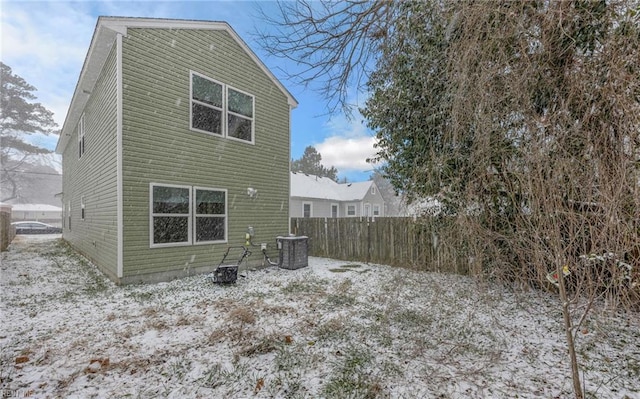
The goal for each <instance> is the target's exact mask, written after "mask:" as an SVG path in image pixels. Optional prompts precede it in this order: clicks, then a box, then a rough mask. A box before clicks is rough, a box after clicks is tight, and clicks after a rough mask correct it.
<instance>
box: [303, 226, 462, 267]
mask: <svg viewBox="0 0 640 399" xmlns="http://www.w3.org/2000/svg"><path fill="white" fill-rule="evenodd" d="M453 223H454V221H453V219H447V218H428V219H425V218H421V219H415V220H414V219H413V218H398V217H375V218H374V217H355V218H292V219H291V232H293V233H294V234H296V235H304V236H307V237H309V255H310V256H318V257H326V258H334V259H342V260H348V261H358V262H367V263H379V264H386V265H392V266H401V267H408V268H411V269H417V270H427V271H439V272H446V273H459V274H467V273H468V269H469V266H468V256H467V255H466V251H465V250H464V247H465V245H464V244H463V240H461V239H460V237H459V233H457V232H456V230H455V229H454V228H453V225H452V224H453Z"/></svg>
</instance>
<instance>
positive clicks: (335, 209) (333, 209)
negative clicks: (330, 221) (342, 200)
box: [331, 204, 338, 218]
mask: <svg viewBox="0 0 640 399" xmlns="http://www.w3.org/2000/svg"><path fill="white" fill-rule="evenodd" d="M331 217H332V218H337V217H338V205H337V204H331Z"/></svg>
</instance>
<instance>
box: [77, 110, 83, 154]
mask: <svg viewBox="0 0 640 399" xmlns="http://www.w3.org/2000/svg"><path fill="white" fill-rule="evenodd" d="M82 155H84V114H82V116H81V117H80V121H79V122H78V158H81V157H82Z"/></svg>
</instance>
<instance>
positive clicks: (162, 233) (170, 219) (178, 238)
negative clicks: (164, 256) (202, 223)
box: [153, 216, 189, 244]
mask: <svg viewBox="0 0 640 399" xmlns="http://www.w3.org/2000/svg"><path fill="white" fill-rule="evenodd" d="M188 241H189V218H188V217H182V216H180V217H178V216H155V217H154V218H153V243H154V244H163V243H171V242H188Z"/></svg>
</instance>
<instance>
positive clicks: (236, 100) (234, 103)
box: [227, 89, 253, 118]
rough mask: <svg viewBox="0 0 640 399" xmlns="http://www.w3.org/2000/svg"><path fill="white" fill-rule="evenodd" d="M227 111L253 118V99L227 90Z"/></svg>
mask: <svg viewBox="0 0 640 399" xmlns="http://www.w3.org/2000/svg"><path fill="white" fill-rule="evenodd" d="M227 98H228V99H229V111H231V112H235V113H236V114H241V115H244V116H246V117H249V118H253V97H251V96H248V95H246V94H243V93H240V92H238V91H235V90H233V89H228V97H227Z"/></svg>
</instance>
